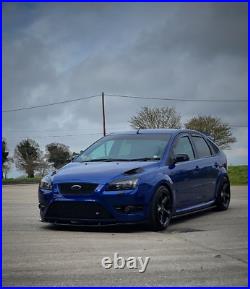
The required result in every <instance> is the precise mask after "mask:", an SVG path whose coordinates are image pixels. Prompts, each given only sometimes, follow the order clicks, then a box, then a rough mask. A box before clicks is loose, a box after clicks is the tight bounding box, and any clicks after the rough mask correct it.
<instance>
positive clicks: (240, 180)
mask: <svg viewBox="0 0 250 289" xmlns="http://www.w3.org/2000/svg"><path fill="white" fill-rule="evenodd" d="M247 170H248V166H247V165H244V166H243V165H242V166H228V173H229V178H230V182H231V185H247V184H248V177H247ZM40 180H41V177H35V178H27V177H20V178H16V179H7V180H2V184H3V185H11V184H38V183H39V181H40Z"/></svg>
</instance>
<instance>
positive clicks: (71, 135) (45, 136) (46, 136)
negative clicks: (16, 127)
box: [8, 132, 102, 139]
mask: <svg viewBox="0 0 250 289" xmlns="http://www.w3.org/2000/svg"><path fill="white" fill-rule="evenodd" d="M81 135H102V133H101V132H98V133H84V134H65V135H43V136H42V135H39V136H36V135H35V136H27V135H26V136H20V135H19V136H16V135H15V136H10V137H17V138H24V139H25V138H31V137H32V138H50V137H53V138H54V137H74V136H81ZM8 138H9V137H8Z"/></svg>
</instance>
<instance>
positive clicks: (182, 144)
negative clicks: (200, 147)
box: [173, 136, 194, 160]
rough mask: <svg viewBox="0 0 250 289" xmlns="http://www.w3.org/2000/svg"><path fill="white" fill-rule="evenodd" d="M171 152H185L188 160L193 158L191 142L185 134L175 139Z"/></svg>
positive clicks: (176, 153)
mask: <svg viewBox="0 0 250 289" xmlns="http://www.w3.org/2000/svg"><path fill="white" fill-rule="evenodd" d="M173 154H174V155H178V154H186V155H188V156H189V159H190V160H193V159H194V151H193V148H192V145H191V142H190V140H189V138H188V137H187V136H183V137H180V138H178V139H177V141H176V143H175V144H174V147H173Z"/></svg>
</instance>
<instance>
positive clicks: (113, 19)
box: [3, 3, 248, 162]
mask: <svg viewBox="0 0 250 289" xmlns="http://www.w3.org/2000/svg"><path fill="white" fill-rule="evenodd" d="M3 57H4V63H3V71H4V76H3V107H4V108H5V109H8V108H14V107H22V106H30V105H35V104H43V103H50V102H53V101H61V100H65V99H70V98H78V97H82V96H88V95H92V94H100V93H101V91H105V92H107V93H121V94H131V95H139V96H148V97H149V96H150V97H172V98H211V99H219V98H220V99H224V98H225V99H235V98H239V99H243V98H247V93H248V92H247V77H248V75H247V3H95V4H91V3H37V4H36V3H32V4H31V3H4V5H3ZM100 103H101V102H100V98H95V99H91V100H86V101H81V102H76V103H70V104H67V105H57V106H51V107H48V108H44V109H34V110H29V111H23V112H16V113H8V114H7V113H5V114H4V115H3V133H4V136H5V137H6V138H7V140H8V143H9V147H10V150H12V151H13V149H14V147H15V145H16V143H17V142H18V141H20V139H22V138H23V137H24V136H29V137H32V138H34V139H37V141H39V143H40V145H41V147H44V145H46V144H47V143H49V142H52V141H61V142H64V143H66V144H67V145H69V146H70V147H71V149H72V150H75V151H77V150H80V149H81V148H84V147H86V146H87V145H89V144H90V143H91V142H92V141H94V140H95V139H96V138H97V137H99V136H101V132H102V127H101V107H100ZM143 105H150V106H164V105H170V106H175V107H176V109H177V111H178V112H179V113H181V114H182V119H183V122H185V121H186V120H187V119H188V118H190V117H191V116H194V115H197V114H210V115H215V116H219V117H221V118H222V119H223V120H224V121H227V122H228V123H230V124H240V125H245V124H246V123H247V113H248V112H247V106H246V104H245V103H202V102H192V103H190V102H185V103H182V102H163V101H159V100H148V101H141V100H135V99H121V98H115V97H111V96H106V110H107V113H106V114H107V129H108V131H112V130H123V129H128V128H129V124H128V119H129V118H130V117H131V116H132V115H134V114H135V113H136V112H137V111H139V109H140V108H141V106H143ZM87 133H89V134H88V135H87ZM96 133H100V135H97V134H96ZM234 133H235V134H236V136H237V139H238V143H237V144H235V145H234V148H235V149H234V150H231V151H229V152H228V154H229V158H230V159H232V160H233V161H236V159H237V161H238V153H237V150H243V151H244V148H246V147H247V140H246V139H245V138H244V137H243V136H242V133H243V134H245V133H246V129H244V128H243V129H240V128H239V129H234ZM68 134H71V135H74V136H72V137H70V136H68V137H66V136H65V137H59V138H58V137H53V136H58V135H68ZM95 134H96V135H95ZM245 159H246V158H245ZM241 160H242V162H245V160H244V159H243V158H241Z"/></svg>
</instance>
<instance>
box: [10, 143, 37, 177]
mask: <svg viewBox="0 0 250 289" xmlns="http://www.w3.org/2000/svg"><path fill="white" fill-rule="evenodd" d="M41 156H42V152H41V150H40V148H39V144H38V143H37V142H35V141H34V140H32V139H24V140H22V141H21V142H20V143H19V144H18V145H17V146H16V148H15V153H14V158H15V164H16V167H17V168H18V169H20V170H23V171H25V172H26V173H27V175H28V177H29V178H34V174H35V171H36V170H37V169H38V167H39V164H40V160H41Z"/></svg>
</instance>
